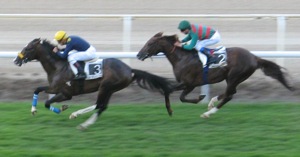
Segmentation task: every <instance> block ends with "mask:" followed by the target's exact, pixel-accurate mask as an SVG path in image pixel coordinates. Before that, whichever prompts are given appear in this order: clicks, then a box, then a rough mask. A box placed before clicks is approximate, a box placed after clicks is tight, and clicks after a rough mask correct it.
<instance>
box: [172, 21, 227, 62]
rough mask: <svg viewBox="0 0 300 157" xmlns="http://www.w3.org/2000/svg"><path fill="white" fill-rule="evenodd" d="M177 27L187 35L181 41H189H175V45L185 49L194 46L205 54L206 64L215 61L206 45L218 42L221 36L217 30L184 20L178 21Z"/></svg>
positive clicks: (190, 48)
mask: <svg viewBox="0 0 300 157" xmlns="http://www.w3.org/2000/svg"><path fill="white" fill-rule="evenodd" d="M178 29H179V30H180V31H181V32H182V33H184V34H186V35H187V36H186V37H185V38H184V39H183V40H181V43H185V42H188V41H191V42H190V44H188V45H185V44H184V45H183V44H179V43H176V44H175V46H179V47H182V48H184V49H186V50H192V49H193V48H195V49H196V50H197V51H198V52H202V53H203V54H205V55H206V56H207V58H208V62H207V64H210V63H214V62H215V58H213V57H212V54H211V51H210V49H208V48H206V47H207V46H211V45H215V44H217V43H218V42H220V40H221V36H220V34H219V32H218V31H217V30H215V29H213V28H211V27H208V26H203V25H196V24H190V22H189V21H186V20H183V21H181V22H180V23H179V25H178Z"/></svg>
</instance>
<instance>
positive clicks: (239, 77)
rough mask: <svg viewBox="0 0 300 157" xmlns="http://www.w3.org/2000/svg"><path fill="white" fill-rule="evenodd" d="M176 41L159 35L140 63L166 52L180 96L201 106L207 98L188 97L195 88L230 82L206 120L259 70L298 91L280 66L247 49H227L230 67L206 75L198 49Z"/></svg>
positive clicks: (143, 51) (142, 53)
mask: <svg viewBox="0 0 300 157" xmlns="http://www.w3.org/2000/svg"><path fill="white" fill-rule="evenodd" d="M175 42H178V37H177V36H176V35H172V36H163V35H162V33H157V34H156V35H154V36H153V37H152V38H151V39H150V40H149V41H148V42H147V43H146V44H145V45H144V47H143V48H142V49H141V50H140V51H139V53H138V55H137V57H138V59H140V60H144V59H146V58H148V57H151V56H154V55H157V54H158V53H159V52H162V53H164V55H165V56H166V57H167V59H168V60H169V62H170V63H171V65H172V67H173V71H174V75H175V77H176V80H177V81H178V82H179V83H180V85H179V86H178V89H177V90H181V89H183V92H182V93H181V95H180V100H181V101H182V102H189V103H198V102H199V101H201V100H202V99H203V98H204V95H200V96H199V98H197V99H186V96H187V94H189V93H190V92H191V91H192V90H193V89H194V88H195V87H197V86H201V85H204V84H213V83H217V82H221V81H223V80H226V83H227V87H226V90H225V92H224V93H223V94H221V95H219V96H216V97H213V98H212V99H211V101H210V102H209V105H208V110H209V111H207V112H205V113H204V114H202V117H204V118H208V117H209V116H210V115H211V114H213V113H215V112H217V110H218V109H220V108H221V107H222V106H223V105H224V104H225V103H227V102H228V101H230V100H231V99H232V97H233V95H234V94H235V93H236V88H237V86H238V85H239V84H240V83H242V82H243V81H245V80H246V79H248V78H249V77H250V76H251V75H252V74H253V73H254V72H255V70H256V69H258V68H260V69H261V70H262V71H263V72H264V74H265V75H267V76H270V77H272V78H274V79H276V80H278V81H279V82H280V83H281V84H282V85H283V86H284V87H286V88H287V89H289V90H291V91H293V90H294V88H293V87H291V86H290V85H289V84H288V82H287V80H286V78H285V76H284V73H283V72H282V71H281V67H280V66H278V65H277V64H275V63H273V62H271V61H268V60H265V59H262V58H259V57H257V56H255V55H253V54H251V53H250V52H249V51H248V50H246V49H243V48H240V47H231V48H226V52H227V66H225V67H219V68H213V69H209V71H208V72H207V74H205V75H204V72H205V71H204V69H203V66H202V63H201V61H200V60H199V57H198V52H197V51H196V50H192V51H187V50H184V49H182V48H178V47H174V43H175ZM205 77H206V78H205ZM219 100H220V103H219V104H218V106H217V107H214V102H217V101H219Z"/></svg>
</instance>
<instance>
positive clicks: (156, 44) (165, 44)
mask: <svg viewBox="0 0 300 157" xmlns="http://www.w3.org/2000/svg"><path fill="white" fill-rule="evenodd" d="M176 41H178V37H177V35H172V36H163V33H162V32H159V33H157V34H155V35H154V36H153V37H152V38H150V39H149V40H148V41H147V42H146V44H145V45H144V47H143V48H142V49H141V50H140V51H139V53H138V54H137V58H138V59H139V60H145V59H146V58H149V57H151V56H155V55H157V54H158V53H160V52H162V53H167V52H172V50H173V49H174V43H175V42H176Z"/></svg>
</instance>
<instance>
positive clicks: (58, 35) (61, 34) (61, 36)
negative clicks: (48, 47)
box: [54, 31, 68, 41]
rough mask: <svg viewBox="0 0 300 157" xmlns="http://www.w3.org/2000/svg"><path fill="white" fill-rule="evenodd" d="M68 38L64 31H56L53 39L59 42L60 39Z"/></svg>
mask: <svg viewBox="0 0 300 157" xmlns="http://www.w3.org/2000/svg"><path fill="white" fill-rule="evenodd" d="M66 38H68V36H67V33H66V32H65V31H58V32H56V33H55V35H54V39H55V40H57V41H60V40H62V39H66Z"/></svg>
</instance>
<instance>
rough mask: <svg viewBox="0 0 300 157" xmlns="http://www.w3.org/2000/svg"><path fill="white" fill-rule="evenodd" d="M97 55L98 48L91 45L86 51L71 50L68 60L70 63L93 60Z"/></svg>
mask: <svg viewBox="0 0 300 157" xmlns="http://www.w3.org/2000/svg"><path fill="white" fill-rule="evenodd" d="M96 57H97V55H96V49H95V48H94V47H93V46H90V47H89V48H88V49H87V50H86V51H71V52H69V56H68V61H69V63H70V64H74V63H75V62H76V61H86V60H92V59H95V58H96Z"/></svg>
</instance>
